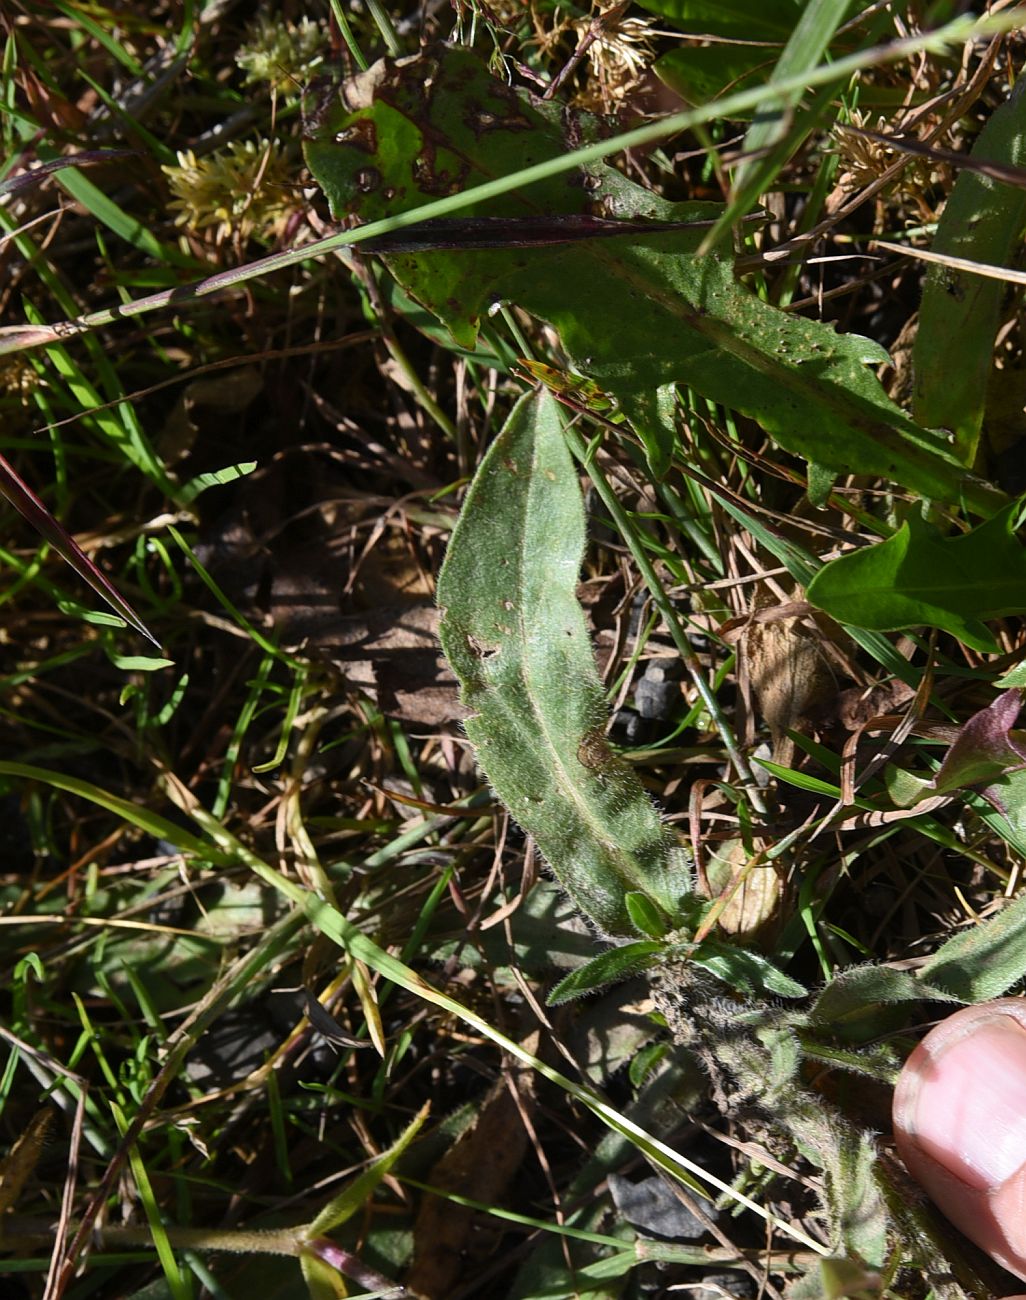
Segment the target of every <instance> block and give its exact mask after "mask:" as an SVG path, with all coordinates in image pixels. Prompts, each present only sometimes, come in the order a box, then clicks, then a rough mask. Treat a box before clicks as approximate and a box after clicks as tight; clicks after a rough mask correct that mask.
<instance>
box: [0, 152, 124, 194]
mask: <svg viewBox="0 0 1026 1300" xmlns="http://www.w3.org/2000/svg"><path fill="white" fill-rule="evenodd" d="M138 152H139V151H138V150H137V149H85V150H83V151H82V152H81V153H73V154H68V155H67V157H65V158H52V159H51V160H50V161H49V162H45V163H39V164H38V166H36V167H32V168H30V169H29V170H28V171H24V172H19V173H18V175H17V176H8V177H7V179H6V180H3V181H0V194H19V193H21V191H22V190H27V189H31V188H32V186H33V185H38V184H39V183H40V181H43V180H45V179H46V177H47V176H50V175H51V174H52V173H53V172H59V171H63V170H64V168H65V167H94V166H95V165H96V164H97V163H105V162H114V161H115V160H116V159H118V158H135V157H138Z"/></svg>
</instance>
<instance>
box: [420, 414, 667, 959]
mask: <svg viewBox="0 0 1026 1300" xmlns="http://www.w3.org/2000/svg"><path fill="white" fill-rule="evenodd" d="M584 540H585V521H584V503H583V499H582V496H581V490H580V485H579V483H578V479H577V471H576V469H575V467H574V464H573V462H572V460H571V458H570V453H569V451H568V450H567V448H566V444H565V441H564V438H563V431H562V425H561V423H560V415H559V408H558V407H557V406H556V403H555V401H554V399H553V398H552V397H551V396H550V395H549V394H548V393H547V392H546V391H545V390H541V391H540V392H538V393H536V394H532V395H530V396H528V397H525V398H523V399H521V401H520V402H519V403H518V404H517V406H516V407H515V408H514V410H513V413H512V415H511V416H510V419H509V421H508V422H507V424H506V427H505V429H504V430H503V432H502V433H501V434H500V435H499V437H498V438H497V439H496V440H495V442H494V443H493V445H492V447H491V448H490V450H489V452H488V455H487V456H486V457H485V459H484V460H483V461H482V463H481V467H480V469H479V470H478V472H477V476H476V477H475V479H474V482H473V484H472V485H471V488H470V491H469V492H468V493H467V498H466V501H465V502H464V506H463V512H462V514H461V516H460V519H459V522H458V524H457V526H456V529H455V530H454V532H453V536H452V540H451V541H450V543H449V550H448V553H447V555H446V559H445V565H444V566H443V569H442V573H441V576H440V578H439V581H438V601H439V604H440V605H441V607H442V623H441V638H442V645H443V648H444V649H445V653H446V655H447V656H448V658H449V662H450V663H451V664H452V666H453V669H454V671H455V673H456V675H457V677H458V678H459V679H460V683H461V686H462V688H463V701H464V703H465V704H466V705H467V706H468V707H469V708H470V709H471V710H472V715H471V717H470V718H468V719H467V723H466V728H467V735H468V736H469V737H470V739H471V740H472V741H473V742H474V744H475V745H476V747H477V756H478V760H479V762H480V764H481V766H482V767H483V768H484V771H485V774H486V775H487V777H488V779H489V781H490V782H491V783H492V785H493V787H494V788H495V791H496V793H497V794H498V795H499V797H500V798H501V799H502V801H503V803H505V805H506V807H507V808H509V810H510V812H511V813H512V814H513V816H514V817H515V818H516V819H517V821H518V822H519V823H520V824H521V826H523V827H524V829H525V830H527V831H529V832H530V833H531V835H533V836H534V838H535V840H536V841H537V843H538V846H539V848H540V849H541V851H542V853H543V854H544V855H545V857H546V858H547V859H548V862H549V864H550V865H551V867H552V869H553V871H555V873H556V875H557V876H558V878H559V881H560V883H561V884H562V885H563V887H564V888H565V889H566V891H567V893H568V894H569V895H570V896H571V898H572V899H573V900H574V902H575V903H576V904H577V906H578V907H579V908H580V909H581V910H582V911H583V912H584V913H585V914H586V915H587V916H590V917H591V918H592V920H593V921H594V922H595V923H596V924H597V925H598V926H599V927H601V929H602V930H604V931H605V932H606V933H608V934H615V935H623V936H625V937H634V935H635V934H636V933H637V932H636V930H635V928H634V926H633V924H632V923H631V918H630V914H629V911H628V907H627V902H626V895H627V894H628V893H629V892H631V891H636V892H638V893H639V894H642V895H644V896H645V898H646V899H647V900H649V904H650V907H651V908H652V909H653V910H654V911H655V912H656V913H657V914H658V913H661V914H662V915H663V917H664V918H665V921H666V922H669V923H670V924H671V925H672V924H676V923H677V922H676V919H675V918H676V917H677V915H678V904H679V902H680V900H681V899H682V897H683V896H684V895H685V894H686V893H687V892H688V890H689V889H690V884H691V881H690V873H689V871H688V869H687V866H686V859H685V857H684V854H683V852H682V851H681V850H680V849H678V848H677V847H676V846H675V844H674V842H673V840H672V837H671V836H670V833H669V832H668V831H667V830H666V828H665V827H664V826H663V824H662V822H661V821H660V818H659V814H658V812H657V811H656V809H655V807H654V806H653V804H652V802H651V800H650V799H649V798H648V796H647V795H646V794H645V792H644V790H643V789H642V787H641V784H640V782H639V781H638V778H637V777H636V775H635V774H634V772H633V771H632V769H631V768H630V767H629V766H628V765H627V764H626V763H624V762H623V761H622V760H621V759H619V758H618V757H617V756H616V755H615V754H614V753H613V752H612V750H611V749H610V748H609V746H608V744H607V743H606V740H605V736H604V721H605V718H604V701H603V693H602V687H601V683H600V681H599V677H598V673H597V671H596V668H595V661H594V657H593V655H592V650H591V645H590V643H589V640H588V634H587V629H586V627H585V623H584V615H583V613H582V612H581V608H580V606H579V604H578V603H577V598H576V586H577V581H578V577H579V573H580V565H581V559H582V556H583V554H584ZM664 923H665V922H664Z"/></svg>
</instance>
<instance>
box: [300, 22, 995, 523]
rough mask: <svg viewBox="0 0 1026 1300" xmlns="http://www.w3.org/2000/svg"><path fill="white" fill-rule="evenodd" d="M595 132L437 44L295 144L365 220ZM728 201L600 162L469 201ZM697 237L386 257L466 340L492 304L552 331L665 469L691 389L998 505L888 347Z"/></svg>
mask: <svg viewBox="0 0 1026 1300" xmlns="http://www.w3.org/2000/svg"><path fill="white" fill-rule="evenodd" d="M596 131H597V124H596V123H595V122H594V121H593V120H591V119H587V118H584V117H582V116H580V115H577V114H574V113H573V112H572V111H571V110H569V109H565V108H564V107H562V106H560V105H555V104H546V103H542V102H540V101H536V100H533V99H531V98H530V97H529V96H528V95H527V94H526V93H524V94H518V93H517V92H516V91H515V90H513V89H512V88H511V87H509V86H507V85H505V84H504V83H501V82H498V81H496V80H494V79H493V78H492V77H490V76H489V75H488V73H487V72H486V70H485V68H484V66H483V65H482V64H481V63H480V61H479V60H478V59H477V58H476V56H475V55H473V54H472V53H471V52H470V51H469V50H466V49H463V48H459V47H449V46H435V47H432V48H431V49H429V50H427V51H425V52H424V53H422V54H419V55H417V56H415V57H414V58H410V59H401V60H399V61H397V62H396V61H391V60H383V61H382V62H380V63H378V64H375V66H374V67H373V68H371V69H370V70H369V71H368V72H366V73H364V74H362V75H361V76H359V77H357V78H355V79H354V80H353V81H351V82H350V83H348V85H347V86H346V88H345V90H344V103H343V104H341V105H339V106H336V107H335V108H334V109H333V110H332V111H331V112H329V113H328V114H327V115H326V116H325V117H324V118H323V119H322V121H321V122H320V124H319V126H318V127H317V129H316V134H315V137H314V138H313V139H311V140H309V141H307V143H306V146H305V150H306V157H307V162H308V163H309V166H310V169H311V171H312V172H313V174H314V176H315V177H316V179H317V181H318V183H319V184H320V186H321V188H322V189H323V190H324V192H325V194H326V195H327V197H328V199H329V201H330V203H331V206H332V210H333V211H334V213H335V215H336V216H337V217H339V218H340V219H341V218H343V217H345V218H348V219H352V218H359V219H360V220H362V221H375V220H378V219H382V218H386V217H388V216H392V215H394V214H396V213H399V212H405V211H409V210H412V209H415V208H417V207H418V206H419V205H421V204H424V203H425V202H427V201H428V200H434V199H437V198H439V197H441V196H445V195H448V194H453V193H457V192H460V191H462V190H466V189H469V188H472V187H474V186H475V185H478V184H483V183H485V182H487V181H489V180H492V179H494V178H495V177H498V176H511V175H514V174H515V173H517V172H518V171H520V170H522V169H523V168H525V167H528V166H532V165H534V164H537V163H541V162H544V161H546V160H549V159H552V158H556V157H559V156H561V155H562V154H564V153H565V152H566V151H567V150H568V149H571V148H573V147H574V146H575V145H576V144H578V143H580V142H581V141H582V140H584V139H586V138H588V137H590V136H591V135H593V134H595V132H596ZM720 212H721V209H720V208H718V207H716V206H715V205H711V204H673V203H667V202H666V201H664V200H662V199H660V198H659V197H658V196H656V195H654V194H652V193H651V192H650V191H648V190H643V189H642V188H640V187H639V186H636V185H633V184H631V182H629V181H628V180H626V179H625V178H624V177H623V176H621V175H620V173H619V172H617V171H615V170H614V169H613V168H611V167H606V166H602V165H598V164H596V165H595V166H592V167H589V168H588V169H587V170H578V171H576V172H570V173H566V174H563V175H560V176H558V177H556V178H554V179H551V180H548V181H543V182H539V183H536V184H534V185H532V186H531V187H530V188H529V189H527V190H525V191H523V192H521V193H512V194H509V195H507V196H505V197H504V198H503V199H501V200H494V201H492V202H491V203H483V204H478V205H476V206H475V207H474V208H472V209H469V210H468V212H467V214H466V215H467V217H469V218H475V219H476V218H481V217H495V216H500V217H523V216H528V215H534V216H538V215H546V216H549V217H553V216H556V217H558V216H560V215H574V214H578V215H579V214H581V213H584V214H591V215H593V216H597V217H602V218H605V219H607V220H610V219H611V220H620V221H628V222H634V223H636V222H638V221H643V220H650V221H652V222H667V221H669V222H691V221H699V222H700V221H708V220H709V219H710V218H713V219H714V218H716V217H717V216H718V215H719V213H720ZM446 233H447V235H451V230H450V231H447V232H446ZM702 233H703V232H702V230H701V229H700V228H698V229H694V230H688V229H682V230H677V231H668V232H666V231H664V232H661V233H651V234H640V233H638V232H637V231H634V232H633V233H631V234H629V235H625V236H624V237H623V238H602V239H588V240H583V241H582V240H574V241H573V242H570V243H566V244H555V245H552V246H549V247H534V248H523V247H515V246H514V247H511V248H505V249H484V250H482V249H480V248H478V249H476V250H475V249H473V248H467V249H464V250H463V251H452V250H449V249H436V250H434V251H417V252H409V253H397V254H390V255H385V261H386V263H387V265H388V267H389V269H390V270H391V272H392V273H393V275H394V276H395V277H396V279H397V280H398V281H399V283H400V284H401V285H402V286H403V288H404V289H405V290H406V291H407V293H409V294H410V296H411V297H413V298H414V299H415V300H416V301H417V302H419V303H421V304H422V305H423V306H424V307H426V308H427V309H428V310H430V311H431V312H433V313H434V314H435V315H436V316H438V318H439V319H440V320H442V321H443V322H444V323H445V324H446V326H447V327H448V329H449V331H450V333H451V335H452V338H453V340H454V341H455V342H456V343H457V344H458V345H459V346H461V347H463V348H472V347H473V346H474V343H475V341H476V339H477V333H478V326H479V322H480V319H481V316H482V315H483V313H485V312H486V311H487V310H488V309H489V308H490V307H491V306H492V305H493V304H494V303H495V302H497V301H500V300H509V301H512V302H515V303H517V304H519V305H520V306H521V307H523V308H524V309H525V310H527V311H529V312H531V313H532V314H533V315H535V316H537V317H540V318H541V319H543V320H546V321H548V322H550V323H551V324H552V325H554V326H555V328H556V329H557V330H558V332H559V334H560V337H561V340H562V343H563V347H564V349H565V351H566V352H567V353H568V354H569V357H570V359H571V361H572V362H573V365H574V368H575V369H576V370H578V371H579V372H580V373H581V374H583V375H585V376H586V377H588V378H590V379H592V380H594V381H595V382H596V383H597V384H598V385H599V386H600V387H601V388H602V389H603V390H604V391H605V392H607V393H609V394H611V395H612V396H613V397H614V398H615V399H616V401H617V402H618V404H619V406H620V408H621V410H622V411H623V413H624V414H625V415H626V416H627V417H628V419H630V420H631V421H632V423H633V424H634V426H635V428H636V429H637V431H638V433H639V434H640V436H641V437H642V438H643V439H644V441H645V445H646V448H647V451H648V455H649V459H650V461H651V463H652V465H653V467H654V468H655V469H656V470H657V471H662V470H663V469H665V467H666V466H667V464H668V463H669V460H670V458H671V456H672V454H673V451H674V449H675V447H676V437H675V431H674V427H673V388H674V385H676V384H683V385H687V386H688V387H690V388H692V389H693V390H694V391H695V392H697V393H699V394H701V395H702V396H704V397H706V398H709V399H711V400H713V401H715V402H720V403H722V404H723V405H725V406H727V407H730V408H731V409H733V410H736V411H740V412H742V413H743V414H745V415H748V416H750V417H752V418H753V419H755V420H757V421H758V423H759V424H760V425H762V427H763V428H764V429H765V430H766V431H767V432H768V433H770V434H772V436H773V437H774V438H775V439H776V440H777V441H778V442H779V443H780V445H781V446H783V447H785V448H787V449H788V450H790V451H793V452H796V453H797V454H799V455H801V456H804V457H805V458H806V459H808V460H810V461H813V462H815V463H816V464H817V465H819V466H824V467H826V468H828V469H834V470H844V471H845V472H850V471H856V472H859V473H867V474H873V475H877V476H882V477H884V478H888V479H892V480H895V481H897V482H899V483H902V484H904V485H905V486H906V487H909V488H912V489H913V490H915V491H917V492H920V493H922V494H923V495H925V496H929V497H933V498H940V499H948V500H951V499H958V500H963V499H964V500H967V501H971V502H976V503H977V504H979V503H987V502H989V501H991V497H990V496H988V493H987V490H986V489H983V488H981V487H980V486H979V484H978V483H975V482H970V481H969V480H968V478H967V477H966V475H965V471H964V470H963V469H962V468H961V467H960V466H958V465H957V463H956V462H955V460H954V457H953V456H952V455H951V453H950V451H949V450H948V448H947V446H946V445H945V443H944V441H943V439H942V438H941V437H940V436H939V435H935V434H933V433H930V432H928V431H926V430H923V429H920V428H919V427H918V426H917V425H916V424H914V423H913V422H912V421H911V420H910V419H908V417H907V416H905V415H904V414H903V413H902V411H901V410H900V409H899V408H898V407H897V406H895V405H894V404H893V403H892V402H891V401H890V400H889V399H888V397H887V396H886V394H885V393H884V391H883V389H882V388H881V386H880V384H879V383H878V382H877V380H876V378H875V377H874V376H873V374H872V373H871V372H870V371H869V370H868V369H867V366H868V365H871V364H879V363H881V362H884V361H886V360H887V354H886V353H885V352H884V351H883V350H882V349H881V348H880V347H879V346H877V345H876V344H874V343H871V342H870V341H869V340H867V339H864V338H859V337H857V336H855V335H839V334H837V333H835V331H834V330H833V329H832V328H831V327H830V326H828V325H823V324H821V323H819V322H816V321H809V320H803V319H801V318H799V317H796V316H794V315H792V314H789V313H787V312H782V311H778V310H777V309H776V308H774V307H772V306H771V305H769V304H768V303H765V302H762V301H761V300H760V299H759V298H757V297H755V295H753V294H751V293H749V292H748V291H747V290H746V289H744V288H743V287H742V286H741V285H739V284H738V283H737V282H736V281H735V279H734V275H733V270H732V268H731V265H730V262H729V261H727V260H723V259H722V258H721V257H720V256H718V255H715V254H710V255H707V256H698V255H697V248H698V244H699V242H700V240H701V237H702ZM984 508H986V506H985V507H984Z"/></svg>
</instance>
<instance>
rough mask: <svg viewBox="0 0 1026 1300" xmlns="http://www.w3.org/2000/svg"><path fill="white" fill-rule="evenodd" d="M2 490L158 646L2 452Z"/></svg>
mask: <svg viewBox="0 0 1026 1300" xmlns="http://www.w3.org/2000/svg"><path fill="white" fill-rule="evenodd" d="M0 492H2V493H3V495H4V496H5V497H6V498H7V500H8V501H9V502H10V503H11V505H12V506H14V508H15V509H16V510H17V511H18V512H19V514H21V515H22V516H23V517H24V518H25V519H27V520H28V522H29V523H30V524H31V525H32V527H33V528H34V529H35V530H36V532H38V533H39V534H40V536H42V537H44V538H45V539H46V541H48V542H49V543H50V545H51V546H52V547H53V549H54V550H55V551H56V552H57V554H58V555H59V556H60V557H61V559H63V560H64V561H65V562H66V563H67V564H70V565H71V567H72V568H73V569H74V570H75V572H76V573H77V574H78V575H79V577H80V578H82V579H83V580H84V581H85V582H87V583H88V584H89V585H90V587H92V589H93V591H95V592H96V594H97V595H98V596H100V597H102V598H103V600H105V601H106V602H107V604H108V605H109V606H110V607H111V609H113V610H114V612H115V613H116V614H118V615H119V616H120V617H121V618H123V619H124V620H125V622H126V623H127V624H128V625H129V627H132V628H134V629H135V630H136V631H137V632H139V633H140V634H141V635H142V636H144V637H146V639H147V640H148V641H152V642H153V644H154V645H155V646H159V645H160V642H159V641H158V640H157V638H156V637H155V636H154V635H153V633H152V632H150V630H149V628H147V626H146V625H145V623H143V621H142V619H141V618H139V616H138V615H137V614H136V612H135V611H134V610H133V609H132V607H131V605H129V603H128V602H127V601H126V600H125V599H124V597H123V596H122V595H121V593H120V592H119V591H118V589H117V588H116V587H115V586H114V584H113V583H112V582H111V581H110V580H109V579H108V578H107V577H105V576H104V575H103V574H102V573H101V572H100V570H99V569H98V568H97V567H96V565H95V564H94V563H93V561H92V560H91V559H90V558H89V556H88V555H86V553H85V551H83V550H82V548H81V546H79V544H78V542H76V541H75V539H74V538H73V537H72V536H71V534H70V533H69V532H68V531H67V529H66V528H64V527H63V526H62V525H61V524H59V523H58V522H57V520H56V519H55V518H54V517H53V515H52V514H51V513H50V511H49V510H48V509H47V508H46V506H45V505H44V504H43V503H42V501H40V499H39V498H38V497H37V496H36V494H35V493H34V492H33V491H32V489H31V488H30V487H29V486H28V484H27V483H26V482H25V480H24V479H23V478H21V477H20V475H19V474H18V473H17V472H16V471H15V470H14V468H13V466H12V465H11V463H10V462H9V461H8V460H7V459H6V457H4V456H2V455H0Z"/></svg>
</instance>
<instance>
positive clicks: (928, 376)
mask: <svg viewBox="0 0 1026 1300" xmlns="http://www.w3.org/2000/svg"><path fill="white" fill-rule="evenodd" d="M972 157H973V158H974V159H978V160H986V161H987V162H999V163H1006V164H1011V165H1013V166H1021V165H1022V164H1023V163H1024V162H1026V90H1024V85H1023V82H1022V81H1021V80H1020V81H1018V82H1017V83H1016V85H1015V89H1014V90H1013V91H1012V94H1011V96H1010V98H1009V99H1008V101H1007V103H1005V104H1002V105H1001V107H1000V108H998V109H997V110H996V111H995V113H994V114H993V115H992V117H991V118H990V120H989V121H988V123H987V125H986V126H985V127H984V128H983V130H982V131H981V132H980V135H979V138H978V139H977V141H976V143H975V145H974V146H973V150H972ZM1024 224H1026V189H1021V188H1017V187H1015V186H1012V185H1003V184H1000V183H999V182H997V181H995V180H992V179H990V178H989V177H987V176H980V175H977V174H976V173H974V172H972V171H963V172H962V173H961V174H960V175H959V177H958V180H957V181H956V182H955V187H954V189H953V190H952V192H951V197H950V198H949V199H948V201H947V203H946V204H945V205H944V209H943V211H942V212H941V216H940V221H939V222H938V224H937V233H936V235H935V236H934V240H933V251H934V252H935V253H947V254H949V255H951V256H953V257H964V258H968V259H969V260H970V261H975V262H987V263H990V264H991V265H993V266H1007V265H1010V264H1011V261H1012V259H1013V258H1014V256H1015V253H1016V250H1017V247H1018V244H1019V242H1020V239H1021V235H1022V230H1023V225H1024ZM1006 292H1007V285H1005V284H1002V282H1001V281H1000V280H990V279H987V278H985V277H984V276H980V275H968V274H966V273H965V272H963V271H956V270H954V269H953V268H951V267H947V266H931V267H930V268H929V270H928V271H927V273H926V281H925V283H924V285H923V301H922V305H921V306H920V309H919V328H918V330H917V332H916V341H915V347H914V349H913V353H912V357H913V366H912V368H913V373H914V374H915V388H914V390H913V407H914V410H915V414H916V418H917V419H918V420H920V421H921V422H922V423H923V424H926V425H929V426H930V427H943V428H946V429H950V430H951V431H952V432H953V433H954V435H955V446H956V449H957V450H958V452H959V454H960V455H961V457H962V459H963V460H964V461H965V463H966V464H967V465H972V463H973V461H974V460H975V458H976V446H977V442H978V439H979V436H980V428H981V426H982V423H983V412H984V405H985V398H986V393H987V383H988V380H989V378H990V371H991V365H992V363H993V359H994V340H995V336H996V334H997V328H998V323H999V313H1000V310H1001V304H1002V302H1003V301H1004V298H1005V294H1006Z"/></svg>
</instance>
